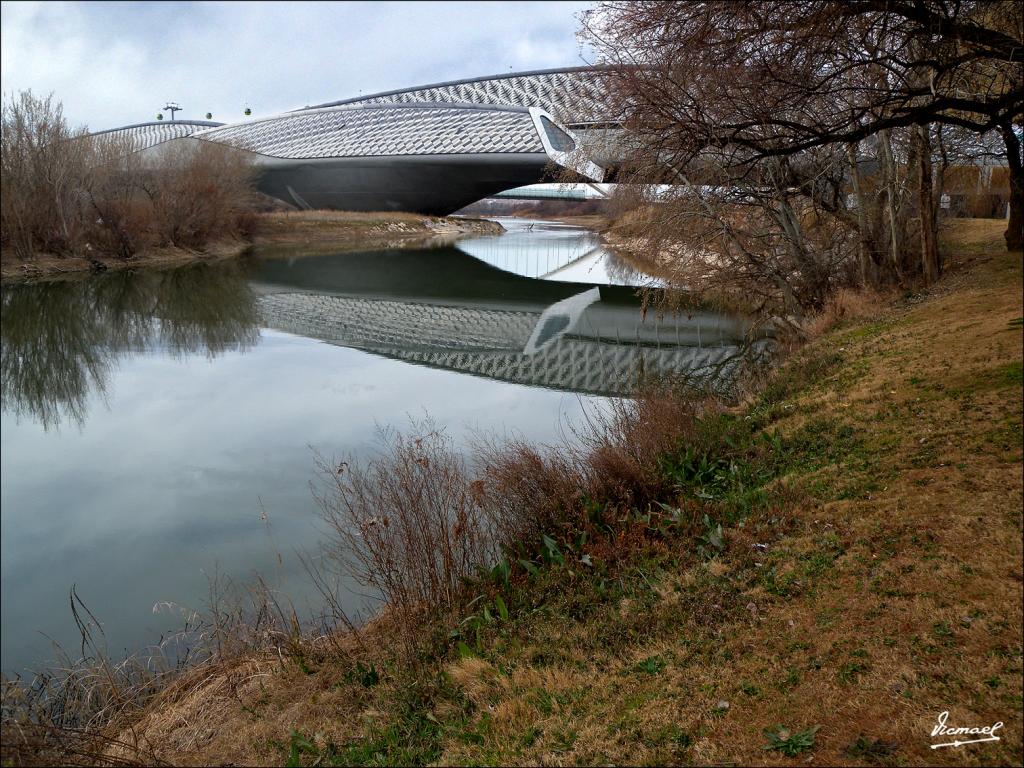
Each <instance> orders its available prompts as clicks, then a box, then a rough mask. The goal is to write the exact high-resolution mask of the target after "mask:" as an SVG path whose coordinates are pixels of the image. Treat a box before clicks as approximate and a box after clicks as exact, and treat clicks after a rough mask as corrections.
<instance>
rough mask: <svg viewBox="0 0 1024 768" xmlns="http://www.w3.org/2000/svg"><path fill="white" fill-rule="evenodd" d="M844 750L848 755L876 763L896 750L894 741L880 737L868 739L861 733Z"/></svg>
mask: <svg viewBox="0 0 1024 768" xmlns="http://www.w3.org/2000/svg"><path fill="white" fill-rule="evenodd" d="M844 751H845V752H846V754H847V756H848V757H852V758H854V759H858V760H864V761H866V762H869V763H877V762H881V761H883V760H884V759H885V758H887V757H889V756H890V755H892V754H893V753H895V752H896V743H895V742H890V741H882V740H881V739H869V738H868V737H867V736H864V735H863V734H861V735H860V736H858V737H857V738H856V739H854V740H853V741H852V742H850V743H849V744H848V745H847V747H846V749H845V750H844Z"/></svg>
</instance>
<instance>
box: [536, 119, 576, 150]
mask: <svg viewBox="0 0 1024 768" xmlns="http://www.w3.org/2000/svg"><path fill="white" fill-rule="evenodd" d="M540 124H541V125H543V126H544V133H546V134H547V135H548V141H550V142H551V146H552V147H554V148H555V151H557V152H572V151H573V150H575V149H576V142H575V141H573V140H572V136H570V135H569V134H568V133H566V132H565V131H563V130H562V129H561V128H559V127H558V126H557V125H555V124H554V123H552V122H551V121H550V120H548V119H547V118H546V117H544V115H541V116H540Z"/></svg>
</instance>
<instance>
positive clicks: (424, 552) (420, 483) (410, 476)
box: [316, 421, 494, 629]
mask: <svg viewBox="0 0 1024 768" xmlns="http://www.w3.org/2000/svg"><path fill="white" fill-rule="evenodd" d="M381 438H382V441H383V451H382V452H381V453H380V454H379V455H377V456H376V457H375V458H373V459H371V460H370V461H369V462H367V463H366V464H365V465H362V466H351V465H349V464H348V463H346V462H340V463H334V462H331V463H328V462H326V461H325V460H323V459H321V461H320V470H321V477H322V479H323V480H324V483H325V487H322V488H320V489H319V490H318V492H317V494H316V495H317V500H318V502H319V504H320V507H321V510H322V513H323V517H324V520H325V521H326V522H327V524H328V525H329V526H330V528H331V532H332V534H333V535H334V539H333V542H332V546H331V547H330V549H329V550H328V554H329V555H330V556H333V557H334V558H335V559H336V560H338V561H339V562H341V563H343V564H344V565H345V566H346V567H347V569H348V571H349V573H350V574H351V575H352V576H353V577H354V578H355V579H356V580H357V581H358V582H359V583H360V584H361V585H363V586H365V587H369V588H370V589H372V590H374V591H375V592H376V593H377V594H379V595H380V597H381V599H382V600H384V601H385V602H386V603H387V605H388V607H389V609H390V610H392V611H395V612H397V614H398V616H399V622H400V623H401V624H402V625H404V626H407V627H409V628H410V629H414V628H415V627H416V626H418V625H419V621H420V619H422V618H423V617H425V616H426V615H427V614H428V613H429V612H431V611H433V610H436V609H440V610H442V611H446V610H448V611H450V610H451V609H453V608H455V607H457V606H458V605H459V604H460V602H459V601H460V598H461V596H462V591H463V588H464V584H465V580H467V579H470V578H471V577H473V576H474V575H476V573H477V569H478V568H479V567H481V566H482V565H483V564H484V563H486V562H487V561H488V560H489V559H490V557H491V556H492V554H493V544H494V541H493V537H492V536H490V535H489V533H488V531H487V530H486V521H485V519H484V517H483V515H482V514H481V510H480V508H479V506H478V505H477V503H476V500H475V499H474V497H473V494H472V492H471V487H470V481H469V477H468V474H467V468H466V464H465V462H464V460H463V459H462V457H461V456H460V455H459V454H458V453H457V452H456V451H455V449H454V447H453V445H452V441H451V439H450V438H449V437H447V436H446V435H444V434H443V433H442V432H440V431H439V430H438V429H436V428H435V427H434V425H432V424H431V423H430V422H429V421H428V422H424V423H421V424H414V425H413V432H412V433H410V434H403V433H400V432H395V431H385V432H382V434H381Z"/></svg>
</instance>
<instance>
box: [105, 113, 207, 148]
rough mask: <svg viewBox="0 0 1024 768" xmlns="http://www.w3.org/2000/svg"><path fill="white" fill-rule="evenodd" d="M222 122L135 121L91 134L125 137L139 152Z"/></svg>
mask: <svg viewBox="0 0 1024 768" xmlns="http://www.w3.org/2000/svg"><path fill="white" fill-rule="evenodd" d="M222 125H224V123H214V122H210V121H209V120H174V121H162V120H161V121H153V122H149V123H137V124H135V125H126V126H123V127H121V128H111V129H109V130H106V131H96V132H95V133H92V134H91V135H92V136H113V137H117V138H120V137H122V136H123V137H126V138H128V139H130V140H131V141H132V144H133V146H134V147H135V151H136V152H140V151H142V150H144V149H149V148H150V147H155V146H156V145H157V144H163V143H164V142H165V141H171V140H172V139H180V138H184V137H186V136H191V135H193V134H194V133H196V132H197V131H202V130H206V129H207V128H217V127H220V126H222Z"/></svg>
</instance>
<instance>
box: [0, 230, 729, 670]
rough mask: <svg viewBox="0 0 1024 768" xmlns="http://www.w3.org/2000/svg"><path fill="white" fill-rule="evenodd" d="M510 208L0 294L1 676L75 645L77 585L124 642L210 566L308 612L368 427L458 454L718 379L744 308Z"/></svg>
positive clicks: (138, 639) (196, 590)
mask: <svg viewBox="0 0 1024 768" xmlns="http://www.w3.org/2000/svg"><path fill="white" fill-rule="evenodd" d="M502 223H503V224H505V225H506V226H507V228H508V230H509V231H508V232H507V233H505V234H503V235H500V236H493V237H480V238H475V239H471V240H464V241H460V242H459V243H457V244H456V245H452V246H445V247H439V248H431V249H421V250H414V249H402V250H386V251H367V252H360V253H345V254H338V255H333V256H332V255H326V256H315V257H312V256H311V257H305V258H303V257H298V256H297V257H295V258H287V257H281V256H279V255H276V256H275V257H273V258H269V257H267V258H263V257H261V256H260V255H259V253H252V254H249V255H247V256H245V257H243V258H241V259H238V260H233V261H229V262H223V263H217V264H198V265H192V266H186V267H181V268H178V269H173V270H165V271H134V272H133V271H117V272H110V273H107V274H103V275H98V276H89V277H85V278H82V279H71V280H63V281H54V282H46V283H36V284H27V285H12V286H5V287H4V288H3V289H2V318H0V320H2V322H0V343H2V347H0V363H2V371H0V374H2V395H3V418H2V422H0V451H2V457H3V460H2V464H0V502H2V514H0V528H2V531H0V563H2V565H0V568H2V584H0V590H2V595H0V597H2V603H0V624H2V634H0V637H2V644H0V648H2V653H0V656H2V658H0V669H2V670H3V671H4V672H5V673H7V674H19V673H20V674H24V672H25V670H26V669H27V668H34V667H37V666H39V665H42V664H45V663H47V662H48V661H49V660H50V659H52V658H53V656H54V651H53V647H52V643H54V642H55V643H59V644H60V645H61V646H63V647H64V648H65V649H67V650H68V651H69V652H70V653H71V655H72V656H74V655H76V654H77V653H78V651H79V633H78V631H77V629H76V627H75V624H74V622H73V620H72V615H71V610H70V608H69V592H70V590H71V588H72V586H74V588H75V590H76V592H77V594H78V595H79V596H80V597H81V599H82V600H83V601H84V603H85V604H86V605H87V606H88V607H89V609H90V610H91V611H92V613H93V614H95V616H96V618H97V619H98V620H99V621H100V622H101V625H102V634H99V633H98V637H100V638H101V641H102V643H104V644H105V645H106V648H107V651H108V653H110V654H111V655H113V656H118V655H120V654H123V653H126V652H131V651H134V650H137V649H139V648H142V647H144V646H145V645H147V644H149V643H152V642H154V641H156V639H157V638H158V637H159V636H160V634H161V633H163V632H166V631H168V630H171V629H174V628H176V627H177V626H178V625H179V624H180V622H181V618H180V614H178V613H176V612H175V611H173V610H166V605H167V604H168V603H169V604H173V605H176V606H186V607H201V606H202V604H203V601H204V600H205V598H206V597H207V594H208V589H209V582H210V579H211V578H213V577H214V576H215V575H218V577H219V578H229V579H231V580H233V581H235V582H237V583H245V582H246V581H251V580H252V579H254V578H255V576H256V575H257V574H259V575H260V576H261V577H262V578H263V579H265V580H266V581H267V582H268V583H270V584H271V585H272V586H273V587H274V588H276V589H279V590H281V593H282V594H286V595H288V596H289V598H290V599H291V600H293V601H294V602H295V604H296V607H297V608H298V610H299V612H300V613H303V612H315V611H316V610H317V599H316V597H315V592H314V591H313V590H311V589H310V585H309V584H308V581H307V580H306V578H305V575H304V572H303V570H302V568H301V566H300V564H299V562H298V558H297V556H296V552H297V551H300V550H305V549H309V548H311V547H315V545H316V542H317V541H318V540H319V539H320V537H321V536H322V535H323V531H322V526H321V524H320V521H319V516H318V510H317V507H316V504H315V502H314V499H313V496H312V494H311V490H310V482H311V481H312V480H313V479H314V476H315V469H314V467H315V461H316V456H317V455H318V454H319V455H322V456H324V457H330V458H336V457H351V458H353V459H354V460H359V458H360V457H365V456H366V455H368V453H369V452H371V451H373V450H375V447H376V446H377V445H378V442H377V435H378V430H379V428H381V427H384V426H388V425H393V426H398V427H401V426H403V425H406V424H408V423H409V420H410V419H414V420H415V419H420V418H422V417H423V416H424V415H427V414H429V416H430V417H431V419H432V420H433V421H434V422H436V423H437V424H440V425H443V426H444V428H445V429H446V430H447V432H448V433H449V434H450V435H451V436H452V437H453V438H454V440H455V442H456V444H457V445H459V446H466V445H467V439H468V438H469V436H470V435H471V434H472V433H473V432H474V431H482V432H491V433H498V434H515V435H517V436H520V437H524V438H526V439H528V440H532V441H537V442H554V441H557V440H560V439H562V438H563V437H565V435H566V434H569V432H570V431H571V429H570V428H571V426H572V425H573V424H577V423H579V421H580V419H581V418H582V416H583V414H584V412H586V411H593V410H594V409H599V408H601V407H602V405H603V403H605V402H606V398H607V397H608V396H617V395H624V394H628V393H629V391H630V390H631V389H632V387H633V386H635V383H636V381H637V377H638V375H650V374H663V373H678V372H682V373H684V374H686V375H691V376H694V377H695V378H696V379H698V380H700V381H703V382H705V383H708V384H709V385H711V386H716V387H717V386H726V385H727V384H728V381H729V380H730V377H731V376H732V374H733V372H734V370H735V367H736V365H738V361H739V359H740V352H741V347H740V345H739V340H740V337H741V336H742V335H743V332H744V331H743V327H742V325H741V324H740V323H739V322H738V321H736V320H733V319H731V318H727V317H722V316H718V315H714V314H710V313H703V312H697V313H692V314H690V315H683V316H678V317H663V316H658V315H656V314H655V313H652V312H648V313H646V314H644V313H642V312H641V311H640V304H639V299H638V298H637V296H636V295H635V294H636V292H635V290H634V289H633V288H632V287H630V286H631V285H637V284H640V283H643V282H644V281H645V278H644V277H643V276H641V275H638V274H636V273H635V272H633V271H632V270H630V269H629V267H627V266H626V265H624V264H623V263H622V262H620V261H619V260H618V259H617V258H616V257H615V256H614V255H612V254H609V253H607V252H606V251H604V250H603V249H602V248H601V247H600V244H599V242H598V240H597V238H596V236H595V235H593V234H592V233H590V232H587V231H586V230H582V229H579V228H576V227H571V226H567V225H562V224H556V223H553V222H524V221H518V220H507V221H503V222H502ZM351 599H352V600H353V601H357V600H358V598H356V597H355V596H354V595H353V597H352V598H351ZM158 605H163V606H164V608H165V609H164V610H155V607H156V606H158ZM355 606H356V603H355V602H353V604H352V606H350V607H355Z"/></svg>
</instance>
